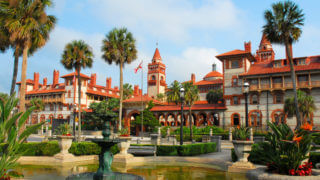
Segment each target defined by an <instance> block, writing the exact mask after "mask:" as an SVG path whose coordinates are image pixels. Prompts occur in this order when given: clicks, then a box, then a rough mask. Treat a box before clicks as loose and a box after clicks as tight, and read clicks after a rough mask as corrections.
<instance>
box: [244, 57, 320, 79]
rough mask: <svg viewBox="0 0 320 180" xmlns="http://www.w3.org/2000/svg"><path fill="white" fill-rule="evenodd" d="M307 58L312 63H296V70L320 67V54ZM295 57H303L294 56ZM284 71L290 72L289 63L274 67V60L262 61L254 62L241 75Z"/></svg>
mask: <svg viewBox="0 0 320 180" xmlns="http://www.w3.org/2000/svg"><path fill="white" fill-rule="evenodd" d="M306 58H307V59H306V62H307V61H308V60H309V61H310V63H309V64H307V65H296V66H295V71H307V70H319V69H320V55H319V56H310V57H306ZM294 59H301V57H300V58H294ZM282 60H283V59H282ZM276 61H277V60H276ZM283 72H290V67H289V65H287V66H282V67H273V62H260V63H255V64H252V65H251V66H250V69H249V71H248V72H247V73H243V74H240V76H249V75H262V74H275V73H283Z"/></svg>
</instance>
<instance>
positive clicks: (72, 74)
mask: <svg viewBox="0 0 320 180" xmlns="http://www.w3.org/2000/svg"><path fill="white" fill-rule="evenodd" d="M73 76H78V73H77V72H72V73H70V74H66V75H64V76H61V78H66V77H73ZM80 77H82V78H86V79H90V77H89V76H87V75H85V74H82V73H80Z"/></svg>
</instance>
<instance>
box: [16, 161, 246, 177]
mask: <svg viewBox="0 0 320 180" xmlns="http://www.w3.org/2000/svg"><path fill="white" fill-rule="evenodd" d="M97 169H98V165H97V164H89V165H77V166H73V167H72V166H61V167H53V166H34V165H32V166H31V165H21V166H19V167H17V168H16V170H17V171H18V172H20V173H23V175H24V178H25V179H35V180H42V179H45V180H62V179H65V178H66V177H67V176H69V175H71V174H78V173H83V172H95V171H96V170H97ZM216 169H217V167H215V166H210V165H203V164H202V165H201V164H194V163H172V162H170V163H146V164H143V165H139V166H130V167H120V166H117V165H113V166H112V170H113V171H115V172H123V173H124V172H125V173H130V174H135V175H139V176H142V177H144V178H145V179H146V180H180V179H181V180H189V179H197V180H215V179H216V180H224V179H228V180H232V179H237V180H238V179H240V180H241V179H243V180H245V179H246V178H245V175H244V174H235V173H227V172H224V171H220V170H216Z"/></svg>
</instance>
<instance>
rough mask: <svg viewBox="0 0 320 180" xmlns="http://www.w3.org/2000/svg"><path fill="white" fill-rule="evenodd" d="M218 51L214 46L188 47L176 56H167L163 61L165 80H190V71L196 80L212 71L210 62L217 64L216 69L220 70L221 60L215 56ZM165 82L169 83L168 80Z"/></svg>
mask: <svg viewBox="0 0 320 180" xmlns="http://www.w3.org/2000/svg"><path fill="white" fill-rule="evenodd" d="M216 55H218V52H217V50H216V49H214V48H205V47H189V48H187V49H185V50H184V51H183V52H182V53H181V54H180V55H178V56H171V57H170V56H169V57H168V58H167V59H168V60H167V61H165V62H164V63H165V64H166V66H167V80H168V81H171V82H172V81H173V80H178V81H186V80H190V78H191V73H195V75H196V80H197V81H199V80H202V78H203V77H204V76H205V75H206V74H207V73H209V72H211V71H212V64H213V63H216V64H217V70H218V71H220V72H221V71H222V64H221V62H220V61H219V60H218V59H217V58H216V57H215V56H216ZM168 81H167V83H171V82H168Z"/></svg>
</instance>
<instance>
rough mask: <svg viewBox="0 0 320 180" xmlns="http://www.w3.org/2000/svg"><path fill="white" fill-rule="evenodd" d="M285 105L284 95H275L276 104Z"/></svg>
mask: <svg viewBox="0 0 320 180" xmlns="http://www.w3.org/2000/svg"><path fill="white" fill-rule="evenodd" d="M281 103H283V94H280V93H278V94H275V95H274V104H281Z"/></svg>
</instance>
